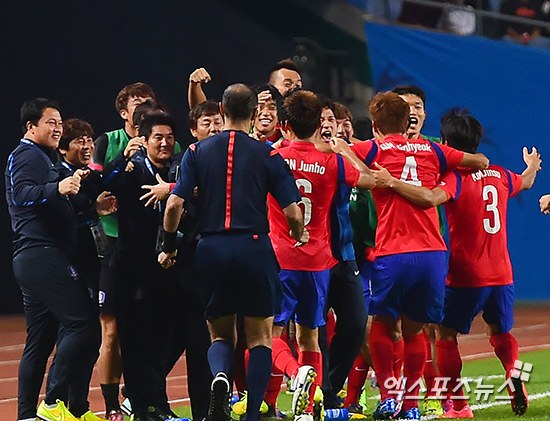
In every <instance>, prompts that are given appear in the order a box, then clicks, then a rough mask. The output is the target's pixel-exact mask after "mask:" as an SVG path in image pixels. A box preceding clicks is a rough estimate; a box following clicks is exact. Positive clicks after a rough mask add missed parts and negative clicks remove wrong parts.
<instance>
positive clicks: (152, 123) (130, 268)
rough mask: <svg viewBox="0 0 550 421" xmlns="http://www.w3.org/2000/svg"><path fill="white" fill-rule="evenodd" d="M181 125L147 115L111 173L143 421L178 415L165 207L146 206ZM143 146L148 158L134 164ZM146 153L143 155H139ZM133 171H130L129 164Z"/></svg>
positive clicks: (121, 291) (123, 346) (128, 376)
mask: <svg viewBox="0 0 550 421" xmlns="http://www.w3.org/2000/svg"><path fill="white" fill-rule="evenodd" d="M174 130H175V124H174V122H173V120H172V117H170V116H169V115H168V114H166V113H163V112H154V113H151V114H148V115H146V116H145V118H144V119H143V121H142V122H141V125H140V129H139V134H140V137H139V138H134V139H132V140H130V142H129V143H128V146H126V148H125V149H124V151H122V152H121V153H120V154H119V155H117V157H116V158H115V159H114V160H113V162H112V163H111V164H110V165H109V166H108V167H107V168H106V170H105V180H106V185H107V186H108V187H109V188H110V189H112V191H113V193H114V194H115V195H116V196H117V199H118V205H119V207H118V215H119V236H118V241H117V243H116V247H115V252H114V262H115V266H116V268H115V274H116V280H117V283H116V293H115V299H116V302H117V313H116V317H117V325H118V332H119V337H120V350H121V355H122V363H123V367H124V380H125V385H126V394H127V395H128V397H129V399H130V402H131V404H132V409H133V410H134V413H135V415H136V419H138V420H147V421H150V420H155V421H163V420H166V419H169V418H170V417H171V416H173V414H172V413H171V412H170V407H169V405H168V402H167V398H166V373H165V366H164V362H165V361H166V356H167V351H168V347H167V346H163V345H162V344H166V343H168V340H169V339H168V334H169V323H168V320H169V314H168V311H169V306H167V305H166V302H168V301H169V299H170V292H169V291H170V280H169V274H168V272H166V271H165V270H163V269H162V268H161V267H160V266H159V265H158V264H157V250H158V246H159V244H158V238H159V228H160V226H161V224H162V215H163V213H162V212H163V210H164V202H161V203H160V204H159V206H158V207H157V208H154V207H145V206H143V203H142V202H141V201H140V197H141V196H142V195H143V193H144V190H143V189H142V187H141V186H143V185H151V184H156V183H157V178H156V177H157V175H158V176H160V177H161V178H162V179H163V180H164V181H167V179H168V178H167V176H168V170H169V161H170V158H171V157H172V154H173V152H174V146H175V138H174ZM141 147H145V150H146V153H145V156H141V157H140V159H133V158H134V157H135V156H137V153H136V152H138V151H139V150H140V148H141ZM139 153H140V154H141V153H142V152H139ZM130 160H131V161H132V163H133V170H132V171H125V168H126V166H127V163H128V161H130Z"/></svg>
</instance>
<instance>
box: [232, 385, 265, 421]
mask: <svg viewBox="0 0 550 421" xmlns="http://www.w3.org/2000/svg"><path fill="white" fill-rule="evenodd" d="M247 402H248V393H247V392H246V391H245V392H244V393H243V394H242V397H241V399H239V400H238V401H237V402H235V403H234V404H233V407H232V409H233V412H234V413H235V414H237V415H238V416H244V414H246V407H247ZM268 410H269V406H268V405H267V403H265V401H262V405H261V406H260V414H262V415H264V414H265V413H266V412H267V411H268Z"/></svg>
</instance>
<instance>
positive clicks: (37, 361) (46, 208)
mask: <svg viewBox="0 0 550 421" xmlns="http://www.w3.org/2000/svg"><path fill="white" fill-rule="evenodd" d="M21 124H22V127H23V133H24V137H23V139H21V142H20V143H19V145H18V146H17V148H15V150H14V151H13V152H12V153H11V155H10V157H9V159H8V166H7V168H6V173H5V175H6V178H5V179H6V200H7V202H8V208H9V212H10V216H11V221H12V229H13V231H14V233H15V238H14V253H13V272H14V274H15V278H16V279H17V282H18V284H19V286H20V287H21V292H22V293H23V299H24V304H25V319H26V323H27V339H26V343H25V349H24V351H23V356H22V357H21V363H20V365H19V398H18V419H19V420H25V419H35V418H36V416H37V415H38V417H39V418H40V419H43V420H57V419H64V420H69V421H70V420H74V421H76V419H77V418H76V417H80V416H82V415H84V414H85V413H86V412H87V411H88V403H87V402H86V400H85V399H84V400H83V401H79V402H75V401H73V402H72V404H71V412H69V410H68V409H67V408H66V406H65V403H66V402H67V401H68V398H69V383H71V384H72V381H73V380H74V379H76V378H77V377H81V376H82V371H81V369H82V364H83V363H84V362H85V361H95V359H96V358H97V355H98V349H99V341H100V333H99V323H98V318H97V309H96V307H95V305H94V302H93V300H92V298H91V297H90V295H89V294H88V290H87V288H86V285H85V283H84V282H83V281H82V279H81V278H80V277H79V275H78V272H77V270H76V269H75V267H74V266H73V264H74V263H73V262H74V257H75V256H74V251H75V249H76V238H77V224H76V218H75V214H74V212H73V209H72V207H71V204H70V203H69V200H68V199H67V196H69V195H75V194H77V193H78V191H79V190H80V181H81V179H82V178H83V177H85V176H86V175H87V173H86V172H84V171H82V170H76V171H75V172H74V174H73V175H71V176H69V177H66V178H64V179H62V180H61V181H57V180H58V176H57V173H56V171H55V170H54V164H53V162H52V158H51V157H52V154H53V152H54V149H55V148H57V146H58V144H59V140H60V138H61V135H62V133H63V125H62V124H63V122H62V119H61V114H60V112H59V107H58V105H57V104H56V103H55V102H54V101H51V100H48V99H44V98H36V99H34V100H32V101H28V102H26V103H25V104H23V106H22V107H21ZM45 262H47V263H48V264H45ZM58 332H59V333H60V334H59V336H58ZM56 341H57V352H56V356H55V365H54V366H53V367H52V368H51V369H50V372H49V374H48V386H47V389H46V396H45V397H44V400H43V401H42V403H41V404H40V406H39V408H38V413H37V408H36V405H37V403H38V402H37V400H38V392H39V390H40V387H41V385H42V381H43V378H44V371H45V368H46V361H47V358H48V356H49V354H50V353H51V351H52V349H53V347H54V345H55V343H56ZM92 365H93V363H92ZM73 397H74V396H73Z"/></svg>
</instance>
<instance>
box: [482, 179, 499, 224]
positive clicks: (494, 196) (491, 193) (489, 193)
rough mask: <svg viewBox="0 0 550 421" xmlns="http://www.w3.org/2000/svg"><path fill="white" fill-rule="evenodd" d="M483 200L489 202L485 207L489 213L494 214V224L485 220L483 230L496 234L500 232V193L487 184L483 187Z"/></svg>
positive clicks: (487, 219) (489, 220)
mask: <svg viewBox="0 0 550 421" xmlns="http://www.w3.org/2000/svg"><path fill="white" fill-rule="evenodd" d="M483 200H485V201H486V202H488V203H487V206H485V209H487V212H493V221H492V223H491V219H490V218H483V229H484V230H485V231H487V233H489V234H496V233H497V232H499V231H500V214H499V212H498V191H497V189H496V187H495V186H492V185H491V184H487V185H486V186H485V187H483ZM489 200H490V202H489Z"/></svg>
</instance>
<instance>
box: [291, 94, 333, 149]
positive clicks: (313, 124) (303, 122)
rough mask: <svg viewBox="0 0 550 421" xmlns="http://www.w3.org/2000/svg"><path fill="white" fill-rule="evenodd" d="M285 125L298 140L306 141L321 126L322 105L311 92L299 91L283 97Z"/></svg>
mask: <svg viewBox="0 0 550 421" xmlns="http://www.w3.org/2000/svg"><path fill="white" fill-rule="evenodd" d="M283 108H284V110H285V114H286V123H288V125H289V126H290V127H291V129H292V131H293V132H294V134H295V135H296V136H297V137H298V139H307V138H309V137H311V136H313V134H314V133H315V130H317V128H318V127H319V125H320V124H321V112H322V111H323V108H324V107H323V103H322V102H321V100H320V99H319V97H318V96H317V95H315V94H314V93H313V92H311V91H306V90H303V89H302V90H299V91H295V92H293V93H292V94H291V95H289V96H287V97H285V102H284V105H283Z"/></svg>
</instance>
